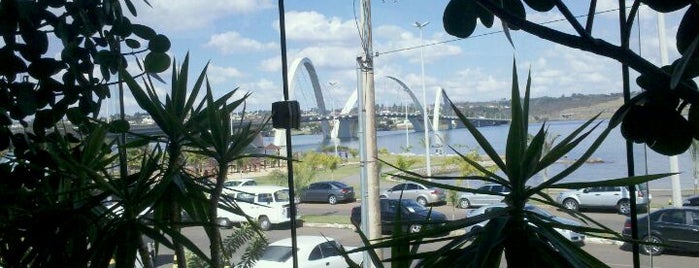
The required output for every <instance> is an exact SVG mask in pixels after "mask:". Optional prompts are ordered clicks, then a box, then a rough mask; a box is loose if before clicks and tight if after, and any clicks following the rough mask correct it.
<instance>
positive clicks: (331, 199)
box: [328, 195, 337, 205]
mask: <svg viewBox="0 0 699 268" xmlns="http://www.w3.org/2000/svg"><path fill="white" fill-rule="evenodd" d="M328 204H331V205H335V204H337V196H334V195H330V196H328Z"/></svg>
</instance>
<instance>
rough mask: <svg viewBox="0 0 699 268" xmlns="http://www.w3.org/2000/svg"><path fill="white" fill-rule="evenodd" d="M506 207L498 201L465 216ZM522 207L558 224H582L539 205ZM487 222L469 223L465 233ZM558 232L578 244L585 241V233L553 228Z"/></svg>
mask: <svg viewBox="0 0 699 268" xmlns="http://www.w3.org/2000/svg"><path fill="white" fill-rule="evenodd" d="M505 207H507V205H506V204H504V203H500V204H494V205H487V206H482V207H480V208H477V209H474V210H471V211H469V212H468V213H466V217H467V218H468V217H475V216H477V215H481V214H485V213H488V212H490V211H492V210H497V209H504V208H505ZM524 209H525V210H527V211H530V212H534V213H536V214H539V215H540V216H541V218H542V219H543V220H546V221H555V222H558V223H560V224H566V225H572V226H582V224H581V223H580V222H578V221H575V220H572V219H566V218H562V217H558V216H555V215H553V214H551V213H549V212H548V211H546V210H544V209H541V208H540V207H537V206H534V205H530V204H527V205H525V206H524ZM486 224H488V221H487V220H486V221H482V222H479V223H477V224H474V225H471V226H468V227H466V233H469V232H478V231H480V230H481V229H482V228H483V227H485V225H486ZM554 229H555V230H556V231H557V232H558V233H560V234H561V235H563V236H564V237H565V238H568V240H570V241H572V242H574V243H578V244H584V243H585V235H584V234H580V233H577V232H574V231H571V230H567V229H559V228H554Z"/></svg>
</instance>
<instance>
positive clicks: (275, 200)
mask: <svg viewBox="0 0 699 268" xmlns="http://www.w3.org/2000/svg"><path fill="white" fill-rule="evenodd" d="M224 195H226V196H227V197H232V198H233V199H235V201H236V204H237V205H238V206H239V207H240V208H241V209H242V210H243V212H245V214H247V216H249V217H251V218H253V219H256V220H257V222H258V224H259V225H260V228H261V229H262V230H265V231H266V230H269V229H270V228H271V227H272V225H273V224H283V223H288V222H290V221H291V205H290V204H289V188H286V187H282V186H270V185H268V186H260V185H257V186H245V187H235V188H231V189H230V191H229V192H225V193H224ZM217 211H218V224H219V225H220V226H231V225H232V224H233V223H241V222H247V218H246V217H244V216H243V215H238V214H235V213H232V212H230V211H228V210H225V209H223V208H221V207H219V208H218V210H217ZM296 218H297V219H299V218H300V215H299V214H298V213H297V214H296Z"/></svg>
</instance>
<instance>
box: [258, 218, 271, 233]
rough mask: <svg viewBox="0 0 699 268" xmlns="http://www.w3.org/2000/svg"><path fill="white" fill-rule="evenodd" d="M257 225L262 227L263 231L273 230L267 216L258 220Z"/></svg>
mask: <svg viewBox="0 0 699 268" xmlns="http://www.w3.org/2000/svg"><path fill="white" fill-rule="evenodd" d="M257 223H258V224H259V225H260V229H262V230H263V231H267V230H269V229H270V228H272V222H270V221H269V218H267V216H260V218H259V219H257Z"/></svg>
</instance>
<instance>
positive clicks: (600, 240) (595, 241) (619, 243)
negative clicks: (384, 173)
mask: <svg viewBox="0 0 699 268" xmlns="http://www.w3.org/2000/svg"><path fill="white" fill-rule="evenodd" d="M302 226H303V227H315V228H336V229H350V230H355V228H354V225H352V224H342V223H316V222H304V223H303V225H302ZM355 231H356V230H355ZM464 233H465V231H463V230H455V231H452V232H451V235H463V234H464ZM585 244H601V245H617V246H622V245H624V242H622V241H616V240H611V239H605V238H599V237H589V236H586V237H585Z"/></svg>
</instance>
